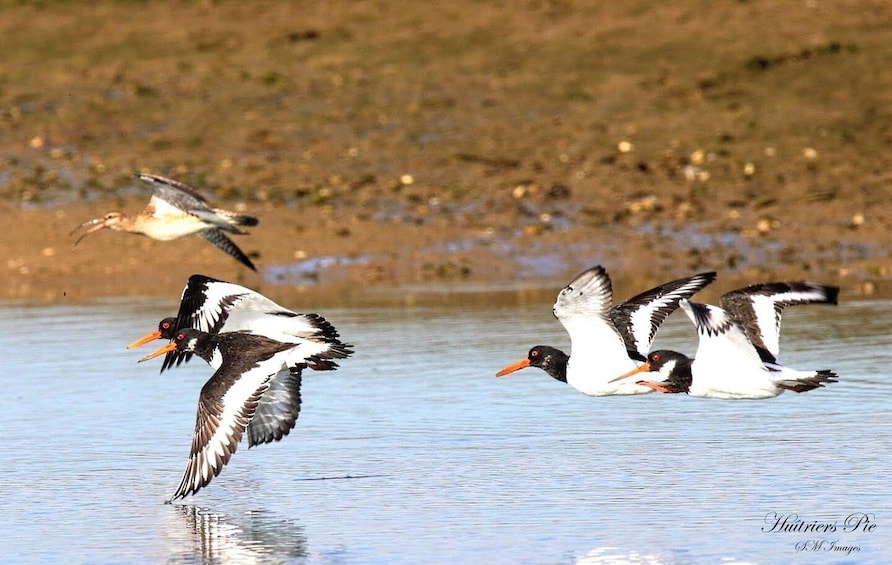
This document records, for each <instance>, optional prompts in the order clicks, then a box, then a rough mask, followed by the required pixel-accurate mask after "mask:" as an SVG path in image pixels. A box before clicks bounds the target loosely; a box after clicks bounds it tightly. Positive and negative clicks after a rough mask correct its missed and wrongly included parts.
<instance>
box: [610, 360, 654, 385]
mask: <svg viewBox="0 0 892 565" xmlns="http://www.w3.org/2000/svg"><path fill="white" fill-rule="evenodd" d="M649 371H650V363H642V364H641V365H639V366H638V367H637V368H635V369H632V370H631V371H629V372H628V373H624V374H622V375H620V376H618V377H616V378H615V379H610V382H611V383H615V382H616V381H619V380H622V379H625V378H628V377H631V376H632V375H637V374H638V373H647V372H649Z"/></svg>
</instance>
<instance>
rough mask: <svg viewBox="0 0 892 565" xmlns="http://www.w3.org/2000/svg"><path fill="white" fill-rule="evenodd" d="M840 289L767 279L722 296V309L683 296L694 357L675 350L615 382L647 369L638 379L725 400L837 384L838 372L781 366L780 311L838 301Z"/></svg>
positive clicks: (658, 386)
mask: <svg viewBox="0 0 892 565" xmlns="http://www.w3.org/2000/svg"><path fill="white" fill-rule="evenodd" d="M838 295H839V288H838V287H835V286H825V285H819V284H814V283H802V282H794V283H785V282H776V283H764V284H755V285H751V286H747V287H744V288H741V289H737V290H734V291H731V292H729V293H726V294H724V295H722V297H721V299H720V302H719V304H721V307H718V306H712V305H709V304H698V303H695V302H690V301H687V300H683V301H682V302H681V307H682V309H683V310H684V311H685V313H687V315H688V317H689V318H690V319H691V321H693V322H694V325H695V326H696V328H697V333H698V335H699V338H700V343H699V346H698V347H697V352H696V355H695V356H694V358H693V359H691V358H689V357H688V356H687V355H684V354H682V353H679V352H677V351H671V350H657V351H653V352H651V353H650V354H649V355H648V357H647V361H646V362H645V363H644V364H643V365H641V366H640V367H638V368H636V369H634V370H632V371H629V372H627V373H625V374H623V375H621V376H620V377H618V378H616V379H614V381H620V380H622V379H625V378H627V377H631V376H632V375H640V374H641V373H645V372H646V373H648V374H649V375H651V376H652V377H651V378H650V379H648V380H641V381H638V383H639V384H643V385H645V386H648V387H650V388H653V389H654V390H657V391H659V392H667V393H677V392H686V393H688V394H689V395H691V396H698V397H703V398H721V399H760V398H771V397H774V396H777V395H779V394H781V393H782V392H783V391H785V390H791V391H794V392H805V391H808V390H813V389H815V388H819V387H823V386H824V385H825V384H827V383H834V382H837V375H836V373H834V372H833V371H829V370H820V371H798V370H795V369H790V368H788V367H784V366H783V365H781V363H780V361H779V360H778V356H779V354H780V326H781V313H782V311H783V309H784V308H785V307H786V306H792V305H795V304H836V303H837V297H838Z"/></svg>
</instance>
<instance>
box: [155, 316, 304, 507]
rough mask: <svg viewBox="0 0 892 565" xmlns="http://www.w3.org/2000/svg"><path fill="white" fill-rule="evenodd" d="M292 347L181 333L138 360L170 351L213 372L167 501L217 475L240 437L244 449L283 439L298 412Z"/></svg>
mask: <svg viewBox="0 0 892 565" xmlns="http://www.w3.org/2000/svg"><path fill="white" fill-rule="evenodd" d="M293 348H294V345H293V344H290V343H283V342H281V341H276V340H273V339H270V338H268V337H265V336H262V335H255V334H251V333H248V332H244V331H238V332H228V333H221V334H217V335H214V334H209V333H206V332H202V331H199V330H194V329H188V328H187V329H181V330H179V331H177V332H176V333H175V335H174V336H173V340H172V341H171V342H170V343H168V344H167V345H165V346H163V347H161V348H160V349H158V350H157V351H155V352H154V353H151V354H149V355H147V356H146V357H144V358H143V360H145V359H151V358H153V357H157V356H159V355H161V354H164V353H167V352H170V351H180V352H190V353H195V354H196V355H198V356H199V357H201V358H202V359H204V360H205V361H207V362H208V364H209V365H211V367H213V368H214V369H215V372H214V374H213V375H212V376H211V378H210V379H209V380H208V381H207V382H206V383H205V385H204V386H203V387H202V389H201V394H200V395H199V397H198V412H197V415H196V420H195V432H194V433H193V435H192V448H191V450H190V453H189V460H188V461H187V463H186V471H185V473H184V474H183V479H182V480H181V481H180V485H179V487H177V490H176V492H174V494H173V496H172V497H171V498H170V500H169V501H168V502H170V501H173V500H176V499H178V498H184V497H186V496H187V495H190V494H194V493H196V492H198V490H199V489H201V488H203V487H205V486H207V485H208V483H210V482H211V480H212V479H213V478H214V477H216V476H217V475H219V474H220V471H221V470H222V469H223V466H224V465H226V464H227V463H228V462H229V460H230V458H231V457H232V454H233V453H235V451H236V449H237V448H238V444H239V442H240V441H241V439H242V435H243V434H247V436H248V447H252V446H254V445H258V444H261V443H268V442H272V441H277V440H279V439H281V438H282V437H284V436H286V435H288V433H289V432H290V431H291V429H292V428H293V427H294V425H295V422H296V420H297V417H298V414H299V412H300V403H301V396H300V384H301V370H302V368H303V367H302V366H301V365H296V366H295V365H293V364H292V363H293V357H292V356H290V355H289V353H290V352H291V350H292V349H293Z"/></svg>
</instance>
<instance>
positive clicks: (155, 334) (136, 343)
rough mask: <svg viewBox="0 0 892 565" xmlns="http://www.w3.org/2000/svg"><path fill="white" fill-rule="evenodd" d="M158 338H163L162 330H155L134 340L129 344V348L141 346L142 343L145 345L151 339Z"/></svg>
mask: <svg viewBox="0 0 892 565" xmlns="http://www.w3.org/2000/svg"><path fill="white" fill-rule="evenodd" d="M156 339H161V330H155V331H153V332H152V333H150V334H146V335H144V336H142V337H141V338H139V339H138V340H136V341H134V342H133V343H131V344H130V345H128V346H127V349H133V348H134V347H139V346H140V345H145V344H147V343H149V342H151V341H155V340H156Z"/></svg>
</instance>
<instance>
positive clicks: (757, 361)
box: [679, 299, 764, 370]
mask: <svg viewBox="0 0 892 565" xmlns="http://www.w3.org/2000/svg"><path fill="white" fill-rule="evenodd" d="M679 305H680V306H681V309H682V310H684V312H685V314H687V315H688V317H689V318H690V319H691V321H692V322H693V323H694V326H695V327H696V328H697V334H698V335H699V338H700V342H699V344H698V346H697V353H696V355H695V356H694V363H696V364H698V365H699V366H706V367H717V368H719V369H720V368H722V367H730V368H733V369H735V370H737V369H741V368H742V367H752V368H757V369H761V368H762V367H763V366H764V364H763V363H762V359H761V358H760V357H759V354H758V352H757V351H756V348H755V347H754V346H753V344H752V343H750V340H749V338H748V337H747V336H746V333H745V332H744V331H743V327H742V326H741V324H740V322H738V321H737V320H736V319H734V318H732V317H731V315H730V314H729V313H728V312H726V311H725V310H723V309H722V308H719V307H718V306H712V305H710V304H699V303H696V302H691V301H690V300H687V299H682V300H681V301H680V303H679Z"/></svg>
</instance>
